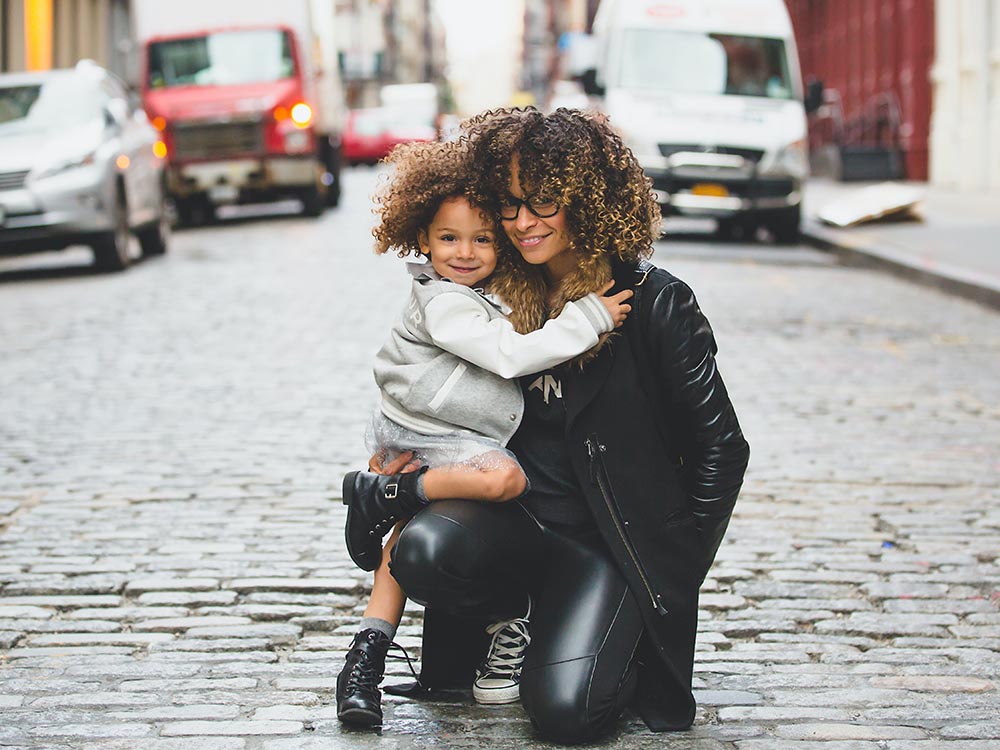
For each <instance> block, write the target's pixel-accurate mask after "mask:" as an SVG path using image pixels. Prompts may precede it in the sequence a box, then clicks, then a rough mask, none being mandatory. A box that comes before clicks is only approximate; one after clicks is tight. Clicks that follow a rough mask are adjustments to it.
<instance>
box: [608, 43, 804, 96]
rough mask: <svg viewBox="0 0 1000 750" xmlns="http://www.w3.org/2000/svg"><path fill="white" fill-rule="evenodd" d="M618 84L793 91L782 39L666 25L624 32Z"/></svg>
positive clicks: (741, 92)
mask: <svg viewBox="0 0 1000 750" xmlns="http://www.w3.org/2000/svg"><path fill="white" fill-rule="evenodd" d="M617 83H618V85H619V86H620V87H622V88H626V89H633V90H646V91H649V92H651V93H656V92H672V93H686V94H733V95H737V96H759V97H766V98H769V99H791V98H793V97H794V95H795V92H794V91H793V89H792V83H791V76H790V75H789V71H788V56H787V54H786V52H785V43H784V41H782V40H781V39H773V38H769V37H758V36H736V35H733V34H705V33H698V32H690V31H672V30H667V29H630V30H627V31H625V32H624V34H623V38H622V44H621V65H620V68H619V73H618V82H617Z"/></svg>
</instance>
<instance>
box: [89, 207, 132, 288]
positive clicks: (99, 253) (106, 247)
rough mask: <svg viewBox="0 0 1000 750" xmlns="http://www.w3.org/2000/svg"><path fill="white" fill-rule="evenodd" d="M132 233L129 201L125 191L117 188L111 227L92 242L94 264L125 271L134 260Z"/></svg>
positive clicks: (101, 267)
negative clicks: (132, 254)
mask: <svg viewBox="0 0 1000 750" xmlns="http://www.w3.org/2000/svg"><path fill="white" fill-rule="evenodd" d="M131 240H132V235H131V234H130V232H129V226H128V203H127V202H126V200H125V192H124V191H123V190H122V189H121V188H120V187H118V188H116V189H115V199H114V202H113V203H112V206H111V229H110V230H109V231H107V232H104V233H103V234H101V235H99V236H98V237H97V238H96V239H95V240H94V242H93V244H91V249H92V250H93V251H94V266H95V267H96V268H98V269H100V270H101V271H124V270H125V269H126V268H128V266H129V264H130V263H131V262H132V258H131V256H130V255H129V244H130V242H131Z"/></svg>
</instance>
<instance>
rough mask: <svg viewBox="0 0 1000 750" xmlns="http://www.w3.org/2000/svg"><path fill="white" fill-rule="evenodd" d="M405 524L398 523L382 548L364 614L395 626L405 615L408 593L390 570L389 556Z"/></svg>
mask: <svg viewBox="0 0 1000 750" xmlns="http://www.w3.org/2000/svg"><path fill="white" fill-rule="evenodd" d="M403 525H404V523H403V522H402V521H401V522H400V523H397V524H396V526H395V528H393V530H392V534H391V535H390V536H389V538H388V539H387V540H386V543H385V546H384V547H383V548H382V562H381V563H380V564H379V566H378V568H376V570H375V583H374V584H373V585H372V593H371V596H370V597H369V599H368V606H367V607H365V615H364V616H365V617H377V618H379V619H380V620H385V621H386V622H388V623H390V624H392V625H393V626H397V625H399V621H400V620H401V619H402V617H403V607H405V606H406V594H404V593H403V589H401V588H400V587H399V584H398V583H396V579H395V578H393V577H392V573H390V572H389V558H390V556H391V555H392V548H393V547H394V546H396V540H397V539H399V532H400V531H401V530H402V528H403Z"/></svg>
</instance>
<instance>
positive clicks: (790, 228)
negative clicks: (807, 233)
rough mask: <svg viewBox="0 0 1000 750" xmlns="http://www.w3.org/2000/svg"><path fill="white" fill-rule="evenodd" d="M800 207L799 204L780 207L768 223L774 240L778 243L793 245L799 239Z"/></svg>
mask: <svg viewBox="0 0 1000 750" xmlns="http://www.w3.org/2000/svg"><path fill="white" fill-rule="evenodd" d="M801 220H802V209H801V207H799V206H793V207H791V208H786V209H782V210H781V211H779V212H778V213H776V214H775V217H774V218H773V219H771V221H770V222H769V223H768V228H769V229H770V230H771V234H773V235H774V241H775V242H776V243H777V244H779V245H794V244H795V243H796V242H798V241H799V223H800V222H801Z"/></svg>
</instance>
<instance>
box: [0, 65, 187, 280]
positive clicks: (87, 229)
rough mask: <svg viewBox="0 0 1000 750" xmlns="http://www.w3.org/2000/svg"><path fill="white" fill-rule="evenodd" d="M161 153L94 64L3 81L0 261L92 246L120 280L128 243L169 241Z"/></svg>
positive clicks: (151, 245)
mask: <svg viewBox="0 0 1000 750" xmlns="http://www.w3.org/2000/svg"><path fill="white" fill-rule="evenodd" d="M165 157H166V147H165V146H164V144H163V142H162V141H160V139H159V133H158V131H157V130H156V129H155V128H154V127H153V126H152V125H151V124H150V123H149V121H148V119H147V118H146V114H145V112H143V110H142V108H141V107H138V106H137V105H136V104H135V101H134V99H132V98H131V97H130V96H129V92H128V90H127V89H126V87H125V85H124V84H123V83H122V82H121V81H120V80H119V79H117V78H116V77H115V76H113V75H112V74H111V73H109V72H108V71H106V70H104V69H103V68H101V67H100V66H98V65H97V64H96V63H93V62H90V61H82V62H80V63H78V64H77V66H76V67H75V68H71V69H65V70H49V71H44V72H36V73H9V74H4V75H0V255H21V254H25V253H32V252H40V251H45V250H59V249H62V248H65V247H68V246H69V245H75V244H84V245H89V246H90V247H91V248H92V249H93V251H94V262H95V265H96V266H97V267H99V268H102V269H105V270H122V269H124V268H126V267H127V266H128V265H129V263H130V262H131V256H130V252H129V245H130V235H131V234H132V233H135V234H136V235H137V236H138V238H139V244H140V247H141V249H142V254H143V255H144V256H145V255H160V254H162V253H164V252H166V250H167V244H168V241H169V236H170V220H169V216H170V214H169V211H168V210H167V203H166V182H165V171H164V169H165V166H166V161H165Z"/></svg>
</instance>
